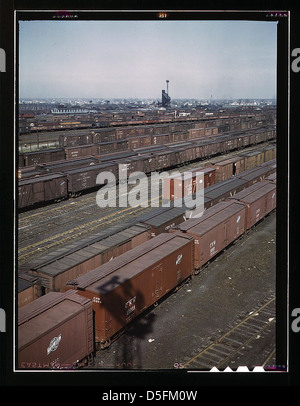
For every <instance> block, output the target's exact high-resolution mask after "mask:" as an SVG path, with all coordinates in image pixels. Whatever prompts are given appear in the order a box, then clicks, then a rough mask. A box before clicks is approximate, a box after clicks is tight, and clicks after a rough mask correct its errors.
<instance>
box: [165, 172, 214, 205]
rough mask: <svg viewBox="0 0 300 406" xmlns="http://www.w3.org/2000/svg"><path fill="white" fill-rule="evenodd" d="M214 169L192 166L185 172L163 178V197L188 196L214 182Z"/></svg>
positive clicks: (171, 198) (172, 198)
mask: <svg viewBox="0 0 300 406" xmlns="http://www.w3.org/2000/svg"><path fill="white" fill-rule="evenodd" d="M197 174H198V175H197ZM214 175H215V169H214V168H209V167H199V168H193V169H190V170H188V171H187V173H185V174H184V173H180V174H178V175H176V176H174V177H171V176H170V177H168V178H165V179H164V188H163V198H164V199H166V200H170V201H173V200H175V199H182V198H183V197H185V196H190V195H192V194H194V193H196V192H198V191H199V190H201V189H203V188H206V187H208V186H211V185H213V184H214V183H215V176H214Z"/></svg>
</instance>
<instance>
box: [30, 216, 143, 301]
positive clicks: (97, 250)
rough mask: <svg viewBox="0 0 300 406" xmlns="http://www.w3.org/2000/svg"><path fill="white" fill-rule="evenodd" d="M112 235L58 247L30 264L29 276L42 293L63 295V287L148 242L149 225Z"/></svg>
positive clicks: (112, 232)
mask: <svg viewBox="0 0 300 406" xmlns="http://www.w3.org/2000/svg"><path fill="white" fill-rule="evenodd" d="M109 231H110V233H111V235H110V236H107V234H106V233H104V235H103V237H101V234H99V236H98V237H95V238H94V240H96V241H93V242H91V243H90V244H87V245H83V244H82V245H81V244H78V243H77V244H76V243H73V244H72V245H71V246H70V247H69V248H68V247H66V248H65V249H64V248H59V249H57V250H56V252H55V251H54V252H52V253H50V254H46V255H45V256H44V258H43V257H42V258H40V259H38V260H37V261H36V263H33V264H31V265H30V269H29V271H28V273H29V274H30V275H32V276H35V277H38V278H39V280H40V284H41V286H42V288H43V291H44V293H48V292H51V291H56V292H63V291H64V289H65V284H66V282H67V281H69V280H71V279H76V278H78V277H79V276H81V275H84V274H86V273H87V272H89V271H91V270H92V269H94V268H97V267H98V266H100V265H102V264H105V263H106V262H108V261H110V260H111V259H113V258H115V257H118V256H119V255H121V254H124V252H126V251H129V250H130V249H132V248H135V247H137V246H138V245H140V244H142V243H144V242H145V241H148V240H149V239H150V226H147V225H143V224H135V225H132V226H129V227H127V228H124V229H121V230H117V229H116V230H115V231H114V230H113V228H111V229H110V230H109Z"/></svg>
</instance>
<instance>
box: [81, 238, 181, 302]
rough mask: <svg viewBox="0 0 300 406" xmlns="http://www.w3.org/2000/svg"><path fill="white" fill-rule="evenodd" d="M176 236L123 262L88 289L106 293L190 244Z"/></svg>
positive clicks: (97, 292)
mask: <svg viewBox="0 0 300 406" xmlns="http://www.w3.org/2000/svg"><path fill="white" fill-rule="evenodd" d="M173 237H174V238H172V239H169V240H168V241H166V242H165V243H162V244H161V245H160V246H158V247H156V248H155V249H154V250H151V251H149V252H145V253H144V254H143V255H141V256H140V257H139V258H136V259H134V260H133V261H131V262H129V263H126V264H123V266H122V267H120V268H118V269H117V270H116V271H114V272H113V273H112V274H110V275H107V276H105V277H104V278H102V279H101V280H99V281H97V282H95V283H93V284H92V285H90V286H88V287H87V288H86V290H88V291H89V292H93V293H96V294H98V295H99V294H102V295H103V294H106V293H108V292H110V291H111V290H113V289H115V288H116V287H117V286H119V285H122V284H123V283H124V282H125V281H126V280H129V279H131V278H132V277H134V276H136V275H138V274H139V273H141V272H142V271H144V270H145V269H147V268H149V267H152V266H153V265H155V264H157V263H158V262H160V261H163V259H164V258H166V257H167V256H168V255H171V254H172V253H173V252H174V251H176V250H177V249H180V248H182V247H183V246H185V245H186V244H188V242H189V240H186V239H184V237H182V236H180V235H177V234H174V235H173Z"/></svg>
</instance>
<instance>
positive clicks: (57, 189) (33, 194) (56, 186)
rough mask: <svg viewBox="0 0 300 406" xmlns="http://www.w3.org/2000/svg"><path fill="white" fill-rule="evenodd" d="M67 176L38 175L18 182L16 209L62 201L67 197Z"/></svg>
mask: <svg viewBox="0 0 300 406" xmlns="http://www.w3.org/2000/svg"><path fill="white" fill-rule="evenodd" d="M67 190H68V189H67V176H66V175H63V174H55V173H53V174H47V175H40V176H39V177H37V178H28V179H24V180H20V181H19V182H18V191H19V194H18V208H25V207H29V206H32V205H34V204H38V203H44V202H49V201H52V200H55V199H62V198H66V197H67V196H68V191H67Z"/></svg>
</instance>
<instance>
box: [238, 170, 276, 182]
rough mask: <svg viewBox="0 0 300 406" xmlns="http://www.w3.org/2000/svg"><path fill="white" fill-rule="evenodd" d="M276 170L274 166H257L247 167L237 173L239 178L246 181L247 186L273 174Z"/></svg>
mask: <svg viewBox="0 0 300 406" xmlns="http://www.w3.org/2000/svg"><path fill="white" fill-rule="evenodd" d="M275 171H276V167H271V166H267V165H266V166H259V167H256V168H253V169H248V170H247V171H244V172H242V173H240V174H239V175H237V177H238V178H239V179H243V180H246V181H247V184H248V186H251V185H253V184H254V183H256V182H259V181H261V180H263V179H264V178H265V177H267V176H269V175H271V174H273V173H274V172H275Z"/></svg>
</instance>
